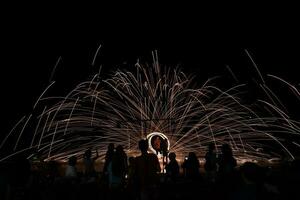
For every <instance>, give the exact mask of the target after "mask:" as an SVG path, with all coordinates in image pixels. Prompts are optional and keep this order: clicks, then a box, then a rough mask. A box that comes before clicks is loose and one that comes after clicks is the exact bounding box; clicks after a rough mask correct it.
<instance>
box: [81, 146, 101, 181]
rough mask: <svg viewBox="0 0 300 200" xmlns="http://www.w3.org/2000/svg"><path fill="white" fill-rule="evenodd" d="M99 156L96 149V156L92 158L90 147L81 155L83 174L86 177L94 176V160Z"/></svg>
mask: <svg viewBox="0 0 300 200" xmlns="http://www.w3.org/2000/svg"><path fill="white" fill-rule="evenodd" d="M98 157H99V155H98V151H96V157H95V158H92V151H91V149H88V150H86V151H85V153H84V155H83V163H84V174H85V176H86V177H88V178H90V177H95V176H96V171H95V161H96V159H97V158H98Z"/></svg>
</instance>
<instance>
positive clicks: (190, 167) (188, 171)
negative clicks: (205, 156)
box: [182, 152, 200, 180]
mask: <svg viewBox="0 0 300 200" xmlns="http://www.w3.org/2000/svg"><path fill="white" fill-rule="evenodd" d="M182 168H183V169H184V171H185V177H186V178H188V179H191V180H197V179H198V178H199V177H200V171H199V168H200V163H199V160H198V158H197V156H196V154H195V153H194V152H190V153H189V155H188V157H187V159H186V160H185V161H184V162H183V164H182Z"/></svg>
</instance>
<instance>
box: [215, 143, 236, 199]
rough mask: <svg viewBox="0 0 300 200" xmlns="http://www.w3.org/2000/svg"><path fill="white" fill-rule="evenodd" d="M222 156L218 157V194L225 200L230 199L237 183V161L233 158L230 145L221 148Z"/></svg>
mask: <svg viewBox="0 0 300 200" xmlns="http://www.w3.org/2000/svg"><path fill="white" fill-rule="evenodd" d="M221 151H222V154H221V155H220V156H219V157H218V165H219V168H218V177H217V178H218V182H217V188H218V190H219V191H218V192H217V194H218V195H220V197H222V198H224V199H230V194H231V193H232V190H233V189H234V185H235V184H236V183H237V177H236V176H235V167H236V165H237V162H236V159H235V158H234V157H233V154H232V150H231V147H230V145H229V144H223V145H222V148H221Z"/></svg>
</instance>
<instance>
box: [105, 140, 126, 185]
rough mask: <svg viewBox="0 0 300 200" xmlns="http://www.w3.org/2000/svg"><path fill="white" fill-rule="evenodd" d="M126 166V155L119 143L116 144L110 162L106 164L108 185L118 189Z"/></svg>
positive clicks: (123, 177) (122, 181)
mask: <svg viewBox="0 0 300 200" xmlns="http://www.w3.org/2000/svg"><path fill="white" fill-rule="evenodd" d="M127 168H128V164H127V155H126V153H125V152H124V150H123V147H122V146H121V145H118V146H117V148H116V152H115V153H114V155H113V157H112V160H111V162H110V163H109V165H108V174H109V187H110V188H111V189H113V190H115V191H120V190H121V186H122V184H123V183H124V179H125V175H126V171H127Z"/></svg>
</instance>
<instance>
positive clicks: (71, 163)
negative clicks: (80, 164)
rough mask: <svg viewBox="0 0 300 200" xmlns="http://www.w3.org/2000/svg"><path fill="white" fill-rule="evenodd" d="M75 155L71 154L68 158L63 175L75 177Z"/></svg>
mask: <svg viewBox="0 0 300 200" xmlns="http://www.w3.org/2000/svg"><path fill="white" fill-rule="evenodd" d="M76 163H77V157H76V156H71V157H70V158H69V160H68V166H67V168H66V173H65V176H66V177H67V178H77V169H76Z"/></svg>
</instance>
